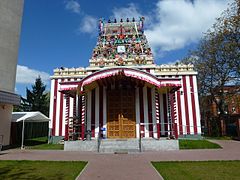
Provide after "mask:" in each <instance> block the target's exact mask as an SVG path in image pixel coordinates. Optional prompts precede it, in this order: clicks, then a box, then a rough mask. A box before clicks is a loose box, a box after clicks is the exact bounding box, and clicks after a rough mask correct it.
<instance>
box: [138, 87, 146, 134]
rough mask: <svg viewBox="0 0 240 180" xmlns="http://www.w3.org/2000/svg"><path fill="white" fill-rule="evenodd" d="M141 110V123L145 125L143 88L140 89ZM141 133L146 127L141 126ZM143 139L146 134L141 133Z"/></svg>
mask: <svg viewBox="0 0 240 180" xmlns="http://www.w3.org/2000/svg"><path fill="white" fill-rule="evenodd" d="M139 109H140V123H144V107H143V87H139ZM140 131H143V132H144V125H141V126H140ZM141 135H142V137H144V136H145V133H141Z"/></svg>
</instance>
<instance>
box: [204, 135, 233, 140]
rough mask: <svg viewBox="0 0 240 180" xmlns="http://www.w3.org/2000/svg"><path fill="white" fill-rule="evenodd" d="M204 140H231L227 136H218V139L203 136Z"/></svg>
mask: <svg viewBox="0 0 240 180" xmlns="http://www.w3.org/2000/svg"><path fill="white" fill-rule="evenodd" d="M204 138H205V139H215V140H232V137H229V136H219V137H210V136H205V137H204Z"/></svg>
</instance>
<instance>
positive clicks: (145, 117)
mask: <svg viewBox="0 0 240 180" xmlns="http://www.w3.org/2000/svg"><path fill="white" fill-rule="evenodd" d="M143 105H144V123H146V124H144V125H145V137H149V125H148V122H149V121H148V99H147V87H146V86H144V87H143Z"/></svg>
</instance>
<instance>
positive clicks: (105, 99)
mask: <svg viewBox="0 0 240 180" xmlns="http://www.w3.org/2000/svg"><path fill="white" fill-rule="evenodd" d="M106 94H107V90H106V87H103V127H104V128H105V129H106V134H107V96H106Z"/></svg>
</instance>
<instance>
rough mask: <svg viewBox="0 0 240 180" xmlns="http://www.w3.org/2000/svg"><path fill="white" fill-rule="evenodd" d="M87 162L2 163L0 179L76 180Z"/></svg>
mask: <svg viewBox="0 0 240 180" xmlns="http://www.w3.org/2000/svg"><path fill="white" fill-rule="evenodd" d="M86 164H87V162H81V161H0V179H62V180H63V179H67V180H68V179H75V178H76V177H77V176H78V175H79V173H80V172H81V171H82V169H83V168H84V167H85V165H86Z"/></svg>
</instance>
